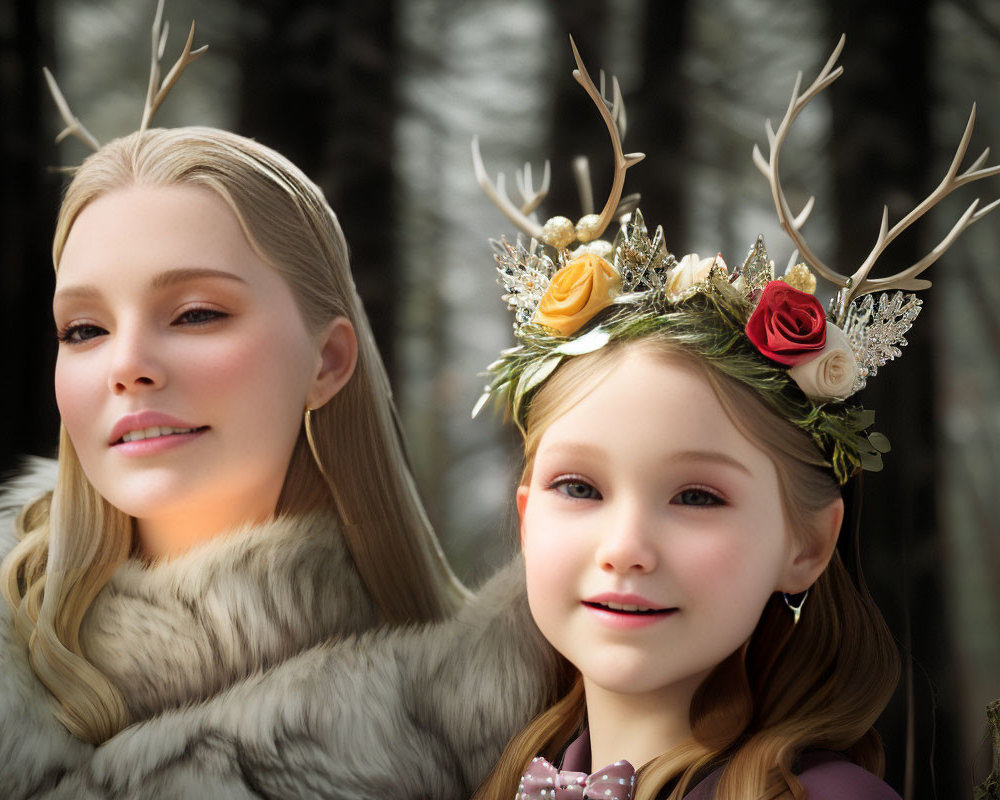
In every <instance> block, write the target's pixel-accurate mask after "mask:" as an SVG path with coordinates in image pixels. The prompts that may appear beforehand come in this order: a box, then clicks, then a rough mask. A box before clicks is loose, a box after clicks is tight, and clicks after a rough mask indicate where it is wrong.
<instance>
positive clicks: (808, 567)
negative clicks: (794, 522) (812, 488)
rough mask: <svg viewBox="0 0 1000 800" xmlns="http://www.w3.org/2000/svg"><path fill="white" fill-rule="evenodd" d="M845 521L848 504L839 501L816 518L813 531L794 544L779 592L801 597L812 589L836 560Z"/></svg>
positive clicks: (834, 502)
mask: <svg viewBox="0 0 1000 800" xmlns="http://www.w3.org/2000/svg"><path fill="white" fill-rule="evenodd" d="M843 519H844V501H843V500H842V499H841V498H839V497H838V498H837V499H836V500H834V501H833V502H832V503H830V504H829V505H828V506H826V508H824V509H822V510H821V511H820V512H819V513H818V514H817V515H816V517H815V519H814V523H813V529H812V530H811V531H810V532H809V534H808V535H807V536H805V537H803V538H802V539H801V540H800V541H797V542H795V543H794V545H793V547H792V549H791V553H790V555H789V562H788V564H787V566H786V568H785V573H784V575H783V577H782V581H781V585H780V586H779V587H778V590H779V591H782V592H786V593H788V594H799V593H800V592H804V591H805V590H806V589H808V588H809V587H810V586H812V585H813V584H814V583H815V582H816V579H817V578H819V576H820V575H821V574H823V570H825V569H826V565H827V564H829V563H830V559H831V558H833V551H834V549H835V548H836V546H837V537H838V536H839V535H840V523H841V522H842V521H843Z"/></svg>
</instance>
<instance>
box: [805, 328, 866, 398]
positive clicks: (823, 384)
mask: <svg viewBox="0 0 1000 800" xmlns="http://www.w3.org/2000/svg"><path fill="white" fill-rule="evenodd" d="M788 375H789V377H790V378H791V379H792V380H793V381H795V382H796V383H797V384H798V386H799V388H800V389H801V390H802V391H803V392H804V393H805V395H806V397H808V398H810V399H812V400H819V401H822V402H826V401H828V400H843V399H845V398H847V397H849V396H850V394H851V389H852V387H853V386H854V380H855V378H856V377H857V375H858V362H857V361H856V360H855V358H854V351H853V350H851V345H850V344H849V343H848V341H847V337H846V336H845V335H844V332H843V331H842V330H841V329H840V328H838V327H837V326H836V325H834V324H833V323H832V322H827V323H826V346H825V347H824V348H823V349H822V350H820V351H819V353H818V354H817V356H816V357H815V358H811V359H810V360H809V361H804V362H802V363H800V364H796V365H795V366H794V367H792V368H791V369H790V370H788Z"/></svg>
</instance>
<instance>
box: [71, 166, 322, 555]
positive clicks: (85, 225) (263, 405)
mask: <svg viewBox="0 0 1000 800" xmlns="http://www.w3.org/2000/svg"><path fill="white" fill-rule="evenodd" d="M53 310H54V314H55V321H56V325H57V328H58V330H59V336H60V344H59V355H58V359H57V362H56V374H55V388H56V399H57V402H58V405H59V411H60V413H61V415H62V420H63V423H64V425H65V427H66V430H67V432H68V434H69V437H70V439H71V440H72V442H73V446H74V448H75V449H76V452H77V455H78V456H79V459H80V462H81V464H82V466H83V470H84V472H85V473H86V475H87V477H88V478H89V480H90V481H91V483H92V484H93V485H94V487H95V488H96V489H97V491H98V492H99V493H100V494H101V495H103V496H104V497H105V498H106V499H107V500H108V501H109V502H110V503H111V504H112V505H114V506H116V507H117V508H119V509H121V510H122V511H124V512H125V513H127V514H129V515H131V516H133V517H135V518H136V520H137V522H138V530H139V535H140V542H141V544H142V545H144V546H145V547H146V548H147V549H148V550H149V551H151V552H150V554H151V555H164V554H170V553H171V552H177V551H180V550H183V549H185V548H186V547H187V546H189V545H190V544H191V543H193V542H194V541H197V540H198V539H202V538H207V537H208V536H210V535H213V534H214V533H218V532H220V531H222V530H225V529H228V528H231V527H233V526H235V525H239V524H241V523H245V522H254V521H258V520H262V519H265V518H267V517H268V516H269V515H271V514H272V513H273V512H274V509H275V506H276V503H277V500H278V496H279V494H280V491H281V487H282V484H283V481H284V478H285V473H286V471H287V468H288V463H289V460H290V457H291V453H292V449H293V447H294V444H295V442H296V438H297V436H298V433H299V428H300V425H301V423H302V414H303V410H304V407H305V405H306V402H307V400H308V399H309V395H310V392H311V391H312V388H313V382H314V378H315V376H316V374H317V372H318V371H319V370H320V366H321V362H322V356H321V352H320V351H321V349H322V348H321V345H320V344H319V343H318V341H317V337H316V336H315V335H312V334H311V333H310V331H308V330H307V329H306V326H305V323H304V321H303V319H302V315H301V314H300V312H299V309H298V307H297V306H296V303H295V299H294V297H293V296H292V293H291V290H290V289H289V287H288V285H287V284H286V283H285V281H284V280H283V279H282V277H281V276H280V275H279V274H278V272H277V271H276V270H274V269H273V268H272V267H270V266H269V265H268V264H267V263H265V262H264V261H263V260H261V258H260V257H259V256H258V255H257V254H256V253H255V252H254V250H253V248H251V246H250V244H249V242H248V241H247V239H246V237H245V236H244V234H243V231H242V229H241V228H240V225H239V222H238V221H237V218H236V216H235V215H234V214H233V212H232V211H231V210H230V208H229V207H228V206H227V205H226V203H225V202H224V201H223V200H222V199H221V198H220V197H219V196H217V195H216V194H214V193H213V192H211V191H210V190H207V189H203V188H198V187H192V186H169V187H162V186H160V187H153V186H131V187H128V188H123V189H119V190H116V191H113V192H111V193H109V194H106V195H103V196H101V197H99V198H98V199H96V200H94V201H93V202H91V203H90V204H89V205H87V206H86V207H85V208H84V210H83V211H82V212H81V213H80V215H79V217H78V218H77V220H76V222H75V223H74V225H73V227H72V229H71V231H70V233H69V236H68V238H67V241H66V245H65V249H64V250H63V253H62V259H61V261H60V263H59V268H58V273H57V276H56V292H55V298H54V301H53ZM157 550H159V551H160V552H156V551H157Z"/></svg>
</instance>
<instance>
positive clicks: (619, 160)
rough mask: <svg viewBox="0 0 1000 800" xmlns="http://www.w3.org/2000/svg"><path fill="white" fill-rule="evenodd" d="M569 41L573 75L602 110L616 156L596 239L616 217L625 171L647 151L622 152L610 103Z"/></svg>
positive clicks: (578, 52) (571, 39)
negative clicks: (606, 100) (609, 191)
mask: <svg viewBox="0 0 1000 800" xmlns="http://www.w3.org/2000/svg"><path fill="white" fill-rule="evenodd" d="M569 43H570V46H571V47H572V48H573V58H574V60H575V61H576V69H575V70H573V77H574V78H576V82H577V83H579V84H580V85H581V86H582V87H583V88H584V89H585V90H586V92H587V94H588V95H590V99H591V100H593V101H594V104H595V105H596V106H597V108H598V110H599V111H600V112H601V117H602V119H603V120H604V124H605V125H607V128H608V133H609V134H610V135H611V148H612V150H613V152H614V156H615V175H614V180H613V181H612V184H611V193H610V194H609V195H608V200H607V202H606V203H605V204H604V208H603V209H602V210H601V213H600V216H599V217H598V220H597V224H596V225H595V226H594V227H595V230H596V232H595V233H594V237H593V238H595V239H596V238H598V237H600V236H601V234H602V233H604V230H605V229H606V228H607V227H608V225H609V224H610V223H611V220H612V218H613V217H614V213H615V209H616V208H617V207H618V201H619V200H620V199H621V196H622V189H623V188H624V187H625V171H626V170H627V169H628V168H629V167H631V166H634V165H635V164H638V163H639V162H640V161H642V159H644V158H645V157H646V155H645V153H629V154H628V155H626V154H624V153H623V152H622V142H621V136H620V135H619V131H618V125H617V123H616V122H615V119H614V116H613V115H612V112H611V110H610V109H609V108H608V104H607V102H605V100H604V97H603V96H602V95H601V93H600V92H599V91H598V90H597V87H596V86H594V81H593V80H592V79H591V77H590V74H589V73H588V72H587V68H586V67H585V66H584V65H583V59H581V58H580V51H579V50H577V48H576V42H574V41H573V37H572V36H570V37H569Z"/></svg>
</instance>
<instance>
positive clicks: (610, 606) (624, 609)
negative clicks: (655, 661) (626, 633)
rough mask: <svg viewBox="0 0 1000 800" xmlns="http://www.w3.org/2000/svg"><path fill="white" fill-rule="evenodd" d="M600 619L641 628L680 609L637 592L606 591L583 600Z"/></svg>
mask: <svg viewBox="0 0 1000 800" xmlns="http://www.w3.org/2000/svg"><path fill="white" fill-rule="evenodd" d="M581 603H582V605H583V606H584V607H585V608H587V609H588V610H589V612H590V613H592V614H593V615H594V616H595V617H596V618H597V619H598V620H600V621H601V622H602V623H604V624H606V625H610V626H612V627H616V628H640V627H643V626H645V625H651V624H653V623H655V622H658V621H660V620H662V619H666V618H667V617H670V616H673V614H674V613H676V612H677V611H679V610H680V609H679V608H677V607H676V606H665V605H662V604H660V603H657V602H656V601H654V600H649V599H648V598H645V597H642V596H641V595H635V594H618V593H616V592H606V593H604V594H599V595H595V596H593V597H590V598H588V599H586V600H582V601H581Z"/></svg>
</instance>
